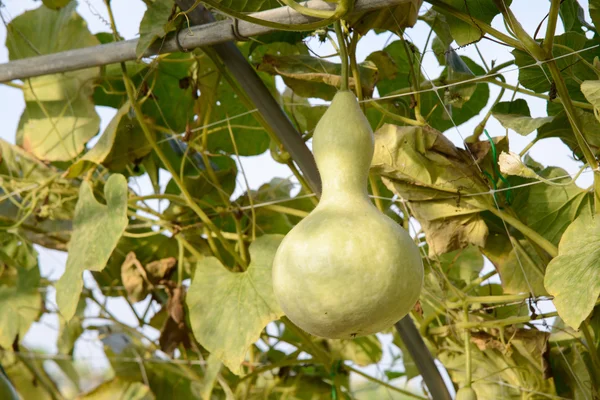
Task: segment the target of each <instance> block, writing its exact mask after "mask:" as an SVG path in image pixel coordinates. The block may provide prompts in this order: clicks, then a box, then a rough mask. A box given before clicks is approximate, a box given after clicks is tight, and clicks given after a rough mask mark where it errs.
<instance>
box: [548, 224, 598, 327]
mask: <svg viewBox="0 0 600 400" xmlns="http://www.w3.org/2000/svg"><path fill="white" fill-rule="evenodd" d="M544 284H545V285H546V289H547V290H548V293H550V294H551V295H553V296H554V300H553V302H554V306H555V307H556V310H557V311H558V315H559V316H560V317H561V318H562V319H563V321H565V323H566V324H567V325H569V326H571V327H573V328H574V329H578V328H579V325H580V324H581V322H582V321H583V320H584V319H586V318H587V316H588V315H589V314H590V312H591V311H592V309H593V308H594V304H595V303H596V300H597V299H598V296H599V295H600V218H598V217H595V218H594V217H593V216H592V215H590V214H587V213H586V214H582V215H581V216H579V217H578V218H577V219H576V220H575V221H573V223H572V224H571V225H569V227H568V228H567V229H566V230H565V233H564V234H563V237H562V239H561V240H560V244H559V245H558V256H557V257H555V258H554V259H552V261H550V263H549V264H548V268H547V269H546V277H545V279H544Z"/></svg>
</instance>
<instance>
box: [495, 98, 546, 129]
mask: <svg viewBox="0 0 600 400" xmlns="http://www.w3.org/2000/svg"><path fill="white" fill-rule="evenodd" d="M492 115H493V116H494V117H495V118H496V119H497V120H498V121H499V122H500V124H502V126H503V127H505V128H506V129H512V130H513V131H515V132H517V133H518V134H519V135H528V134H530V133H531V132H533V131H535V130H536V129H538V128H539V127H540V126H542V125H545V124H547V123H549V122H552V120H553V117H542V118H532V117H531V113H530V111H529V106H528V105H527V101H526V100H523V99H516V100H514V101H502V102H500V103H498V104H496V105H495V106H494V108H492Z"/></svg>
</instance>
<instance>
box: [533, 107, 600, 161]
mask: <svg viewBox="0 0 600 400" xmlns="http://www.w3.org/2000/svg"><path fill="white" fill-rule="evenodd" d="M575 114H576V115H577V117H578V118H579V122H580V123H581V127H582V132H581V133H582V134H583V137H584V138H585V141H586V143H587V144H588V145H589V147H590V149H591V150H592V152H593V153H594V154H597V153H598V151H599V150H600V121H598V120H597V119H596V117H595V116H594V114H592V113H591V112H587V111H584V110H582V109H580V108H575ZM537 136H538V139H545V138H549V137H557V138H560V140H562V141H563V143H564V144H566V145H567V146H569V148H570V149H571V151H573V152H574V153H575V155H576V156H577V157H578V158H579V159H581V158H583V153H582V152H581V148H580V147H579V143H577V139H575V133H574V132H573V129H572V128H571V123H570V121H569V117H568V116H567V114H566V113H565V112H564V111H561V112H560V113H559V114H557V115H556V116H555V117H554V120H553V121H552V122H551V123H549V124H546V125H543V126H542V127H540V128H539V129H538V135H537Z"/></svg>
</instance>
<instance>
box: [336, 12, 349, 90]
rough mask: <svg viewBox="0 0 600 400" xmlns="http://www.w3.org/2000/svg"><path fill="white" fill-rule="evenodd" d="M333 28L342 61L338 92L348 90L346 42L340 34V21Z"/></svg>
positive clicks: (341, 33)
mask: <svg viewBox="0 0 600 400" xmlns="http://www.w3.org/2000/svg"><path fill="white" fill-rule="evenodd" d="M333 26H334V27H335V34H336V36H337V40H338V46H339V49H340V58H341V59H342V83H341V85H340V90H348V51H347V49H346V40H345V39H344V34H343V32H342V24H341V22H340V21H336V22H335V23H334V24H333Z"/></svg>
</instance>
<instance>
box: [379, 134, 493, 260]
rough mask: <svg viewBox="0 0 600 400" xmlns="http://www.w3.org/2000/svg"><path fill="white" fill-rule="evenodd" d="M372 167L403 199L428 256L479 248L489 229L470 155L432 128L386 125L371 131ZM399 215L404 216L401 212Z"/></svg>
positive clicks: (484, 187) (482, 188)
mask: <svg viewBox="0 0 600 400" xmlns="http://www.w3.org/2000/svg"><path fill="white" fill-rule="evenodd" d="M371 168H372V169H373V171H374V172H376V173H378V174H380V175H381V176H382V179H383V182H384V183H385V184H386V186H387V187H388V188H389V189H390V190H391V191H392V192H394V193H396V194H397V195H399V196H400V198H401V199H403V200H405V201H407V202H408V203H407V205H408V206H409V209H410V211H411V212H412V215H413V216H414V217H415V218H416V219H417V220H418V221H419V223H420V224H421V226H422V227H423V230H424V231H425V234H426V237H427V243H428V244H429V253H430V255H439V254H443V253H447V252H449V251H453V250H457V249H460V248H463V247H466V246H468V245H469V244H474V245H476V246H483V245H484V244H485V239H486V237H487V232H488V230H487V226H486V224H485V223H484V222H483V220H482V219H481V217H480V215H479V213H480V212H481V211H482V210H485V209H486V208H487V207H488V206H489V205H488V204H487V203H486V199H485V198H484V197H482V196H468V197H463V196H462V195H463V194H467V193H481V192H486V191H488V188H487V185H486V182H485V181H484V180H483V178H481V176H480V174H479V173H478V172H477V169H476V167H474V166H473V164H472V160H471V156H470V154H469V153H467V152H466V151H465V150H462V149H458V148H456V147H455V146H454V144H452V142H450V141H449V140H448V139H446V138H445V137H444V136H443V135H442V134H441V133H439V132H437V131H435V130H433V129H427V130H426V129H421V128H417V127H397V126H394V125H384V126H383V127H382V128H381V129H379V130H378V131H377V132H375V154H374V156H373V162H372V164H371ZM401 211H404V210H402V209H401Z"/></svg>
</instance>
